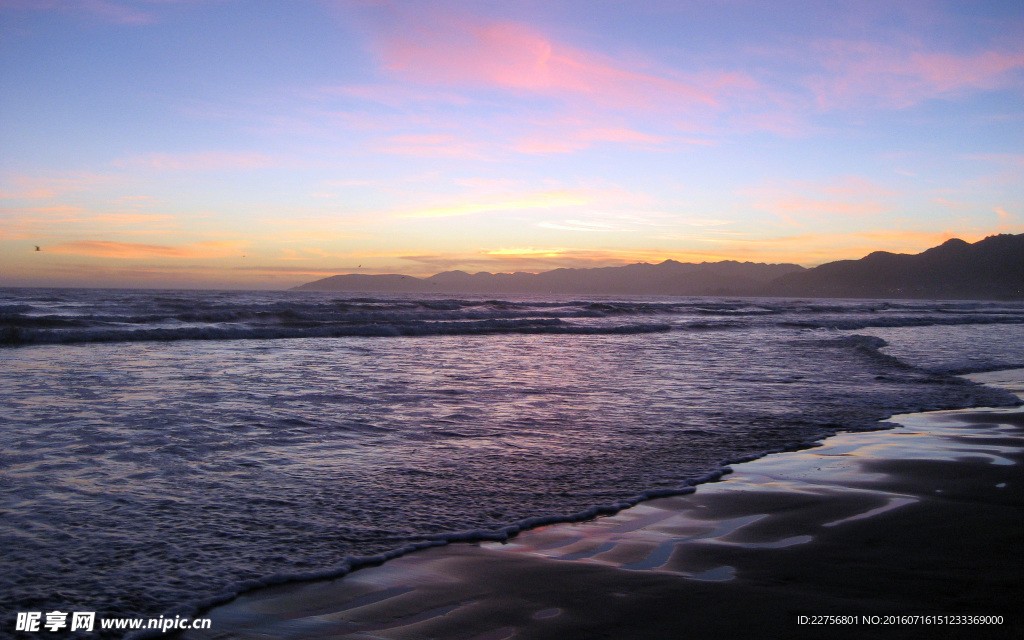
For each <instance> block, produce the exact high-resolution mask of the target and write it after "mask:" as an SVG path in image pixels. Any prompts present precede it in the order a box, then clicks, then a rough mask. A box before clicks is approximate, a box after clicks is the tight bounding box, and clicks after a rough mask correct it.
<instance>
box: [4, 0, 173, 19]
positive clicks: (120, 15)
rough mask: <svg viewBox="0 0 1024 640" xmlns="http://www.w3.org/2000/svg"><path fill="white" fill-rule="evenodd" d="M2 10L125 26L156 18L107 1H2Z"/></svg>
mask: <svg viewBox="0 0 1024 640" xmlns="http://www.w3.org/2000/svg"><path fill="white" fill-rule="evenodd" d="M0 9H19V10H34V11H42V10H50V11H60V12H64V13H71V14H76V15H81V16H85V17H89V18H93V19H98V20H102V21H103V22H112V23H115V24H125V25H143V24H151V23H153V22H155V21H156V16H154V15H153V14H152V13H149V12H146V11H140V10H139V9H137V8H135V7H132V6H129V5H128V4H126V3H119V2H108V1H106V0H0Z"/></svg>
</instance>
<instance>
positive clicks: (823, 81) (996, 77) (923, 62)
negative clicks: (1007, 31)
mask: <svg viewBox="0 0 1024 640" xmlns="http://www.w3.org/2000/svg"><path fill="white" fill-rule="evenodd" d="M813 50H814V51H815V53H816V56H817V59H818V60H820V62H821V65H822V67H823V70H824V71H825V74H823V75H818V76H815V77H813V78H812V79H811V80H810V82H809V86H810V87H811V89H812V90H813V92H814V95H815V98H816V100H817V103H818V106H819V107H822V108H827V109H844V108H849V107H862V106H865V105H867V106H874V107H885V108H904V107H908V106H910V105H913V104H916V103H918V102H921V101H922V100H927V99H930V98H940V97H956V96H959V95H961V94H963V93H966V92H970V91H977V90H989V89H997V88H1002V87H1017V88H1018V89H1019V88H1022V86H1024V82H1022V80H1021V77H1020V73H1019V72H1020V71H1021V70H1024V48H1022V47H1017V48H1015V49H1002V50H995V49H991V50H983V51H978V52H975V53H970V54H964V53H950V52H945V51H937V50H929V49H927V48H925V47H924V46H922V45H920V44H916V43H912V44H908V45H904V46H897V45H892V44H882V43H878V42H865V41H845V40H836V41H828V42H819V43H817V44H816V45H814V47H813Z"/></svg>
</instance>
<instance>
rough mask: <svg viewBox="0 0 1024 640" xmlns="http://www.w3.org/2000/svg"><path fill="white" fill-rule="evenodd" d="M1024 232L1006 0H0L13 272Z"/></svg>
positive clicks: (171, 278)
mask: <svg viewBox="0 0 1024 640" xmlns="http://www.w3.org/2000/svg"><path fill="white" fill-rule="evenodd" d="M1022 232H1024V3H1022V2H1020V1H1019V0H1012V1H1003V2H930V1H915V0H909V1H903V2H892V1H891V0H887V1H885V2H866V1H864V0H857V1H855V2H820V1H818V0H815V1H808V2H803V1H793V2H787V1H779V2H753V1H749V0H718V1H714V2H711V1H688V0H672V1H663V0H656V1H650V2H645V1H642V0H633V1H629V2H626V1H622V2H618V1H614V0H605V1H601V0H589V1H582V0H580V1H575V0H574V1H551V0H546V1H544V2H540V1H537V2H534V1H532V0H520V1H517V2H508V1H507V0H503V1H501V2H491V1H487V0H482V1H472V2H470V1H461V2H460V1H451V2H445V1H438V2H427V1H423V2H416V1H407V2H387V1H376V0H352V1H345V0H287V1H286V0H0V286H35V285H45V286H51V285H60V286H103V287H107V286H134V287H202V288H214V287H223V288H286V287H290V286H294V285H297V284H300V283H303V282H308V281H311V280H315V279H318V278H321V277H325V276H328V275H333V274H337V273H389V272H390V273H395V272H397V273H407V274H413V275H421V276H422V275H430V274H433V273H437V272H439V271H444V270H449V269H463V270H466V271H470V272H475V271H492V272H495V271H541V270H547V269H553V268H557V267H562V266H574V267H588V266H612V265H619V264H628V263H633V262H661V261H663V260H665V259H668V258H672V259H676V260H679V261H683V262H702V261H717V260H724V259H735V260H750V261H755V262H797V263H800V264H803V265H807V266H810V265H814V264H819V263H821V262H825V261H829V260H835V259H841V258H859V257H861V256H863V255H864V254H866V253H868V252H870V251H872V250H876V249H884V250H889V251H898V252H905V253H917V252H920V251H921V250H923V249H926V248H928V247H931V246H934V245H936V244H939V243H941V242H942V241H943V240H945V239H948V238H950V237H954V236H955V237H960V238H963V239H965V240H968V241H976V240H979V239H981V238H983V237H985V236H987V235H991V234H995V233H1022ZM36 245H38V246H39V247H40V250H39V251H36V250H35V247H36Z"/></svg>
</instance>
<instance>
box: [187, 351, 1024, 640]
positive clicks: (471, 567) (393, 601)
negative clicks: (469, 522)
mask: <svg viewBox="0 0 1024 640" xmlns="http://www.w3.org/2000/svg"><path fill="white" fill-rule="evenodd" d="M965 377H967V378H970V379H972V380H974V381H977V382H984V383H988V384H993V385H995V386H1000V387H1003V388H1005V389H1007V390H1009V391H1011V392H1013V393H1017V394H1018V395H1021V394H1024V369H1017V370H1010V371H1000V372H992V373H984V374H972V375H968V376H965ZM885 422H892V423H897V424H898V425H902V426H897V427H895V428H894V429H889V430H882V431H869V432H854V433H840V434H837V435H835V436H832V437H829V438H827V439H825V440H824V441H822V444H821V446H818V447H816V448H812V449H805V450H801V451H795V452H793V451H791V452H784V453H778V454H769V455H768V456H765V457H762V458H758V459H756V460H753V461H749V462H743V463H739V464H737V465H736V467H735V468H734V469H733V471H734V473H732V474H730V475H727V476H723V478H722V479H721V480H719V481H717V482H712V483H708V484H702V485H699V487H698V488H697V491H696V492H691V493H687V494H686V495H680V496H675V497H659V498H653V499H650V500H648V501H645V502H642V503H640V504H637V505H635V506H632V507H629V508H627V509H624V510H622V511H620V512H618V513H617V514H615V515H609V516H605V517H599V518H597V519H595V520H588V521H585V522H579V523H559V524H552V525H545V526H540V527H537V528H535V529H531V530H528V531H524V532H522V533H520V534H519V535H518V536H516V537H514V538H511V539H510V540H509V541H508V542H475V543H452V544H447V545H443V546H432V547H430V548H425V549H421V550H418V551H416V552H415V553H407V554H405V555H401V556H399V557H396V558H394V559H391V560H388V561H387V562H385V563H383V564H379V565H376V566H364V567H361V568H358V569H355V570H353V571H352V572H351V573H349V574H347V575H345V576H343V577H340V578H337V579H334V580H323V581H315V582H292V583H287V584H283V585H280V586H276V587H267V588H262V589H257V590H254V591H249V592H247V593H244V594H242V595H241V596H239V597H238V598H236V599H234V600H233V601H232V602H230V603H228V604H225V605H222V606H218V607H215V608H213V609H211V610H210V611H208V612H207V613H206V614H203V617H209V618H211V619H212V621H213V622H212V627H211V629H210V630H209V631H206V632H189V633H186V634H184V635H183V636H182V637H184V638H191V639H211V638H219V639H222V640H223V639H227V638H238V639H242V638H256V637H259V638H293V637H302V638H319V637H346V638H358V639H367V638H410V639H413V638H428V637H439V638H453V639H463V638H464V639H466V640H504V639H506V638H556V637H557V638H560V639H563V640H564V639H565V638H601V637H607V638H631V637H636V638H641V637H643V638H674V637H682V636H691V637H712V636H715V637H717V636H719V635H723V634H737V635H738V634H743V635H744V636H746V637H796V638H801V637H808V638H810V637H821V636H822V635H826V634H827V635H831V636H839V637H847V635H844V634H848V636H849V637H864V636H865V635H868V636H871V635H872V634H882V636H883V637H901V638H902V637H908V638H912V637H936V636H939V637H961V636H962V637H968V636H970V635H972V634H974V635H977V634H979V633H981V634H984V635H985V637H1019V636H1020V635H1021V634H1022V632H1024V626H1022V621H1021V620H1020V619H1014V618H1011V616H1010V613H1009V612H1010V611H1011V609H1014V608H1013V607H1012V605H1013V604H1014V603H1016V602H1017V601H1018V600H1019V597H1020V595H1021V594H1022V592H1024V589H1022V587H1021V585H1022V579H1021V578H1020V576H1021V575H1024V561H1021V560H1018V559H1017V558H1019V557H1020V553H1019V548H1020V546H1019V545H1020V542H1021V541H1022V531H1021V507H1022V506H1024V500H1022V497H1021V492H1020V489H1021V486H1022V483H1021V480H1022V473H1021V469H1022V463H1024V451H1022V445H1024V432H1022V427H1024V408H1021V407H1017V408H1013V409H1005V408H998V409H993V408H975V409H959V410H948V411H935V412H928V413H916V414H903V415H899V416H893V417H892V418H890V419H889V420H887V421H885ZM1014 610H1015V609H1014ZM922 614H933V615H951V614H964V615H996V616H1000V615H1001V616H1003V624H1001V625H996V626H991V625H983V626H981V627H980V628H979V627H978V626H974V625H946V626H944V627H943V629H936V627H935V625H925V624H897V625H889V626H885V627H884V628H883V626H882V625H879V626H864V625H861V624H855V625H848V626H836V625H828V626H814V625H801V624H798V616H800V615H806V616H815V615H842V616H846V615H855V616H861V615H881V616H885V615H922Z"/></svg>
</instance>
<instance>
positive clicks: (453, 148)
mask: <svg viewBox="0 0 1024 640" xmlns="http://www.w3.org/2000/svg"><path fill="white" fill-rule="evenodd" d="M374 151H377V152H380V153H390V154H393V155H400V156H413V157H419V158H476V159H480V157H481V155H480V153H479V151H478V150H477V149H476V146H475V145H473V144H472V143H469V142H465V141H461V140H458V139H456V138H455V137H454V136H451V135H446V134H424V135H400V136H392V137H390V138H388V139H387V141H385V142H383V143H382V144H379V145H377V146H376V147H375V148H374Z"/></svg>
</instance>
